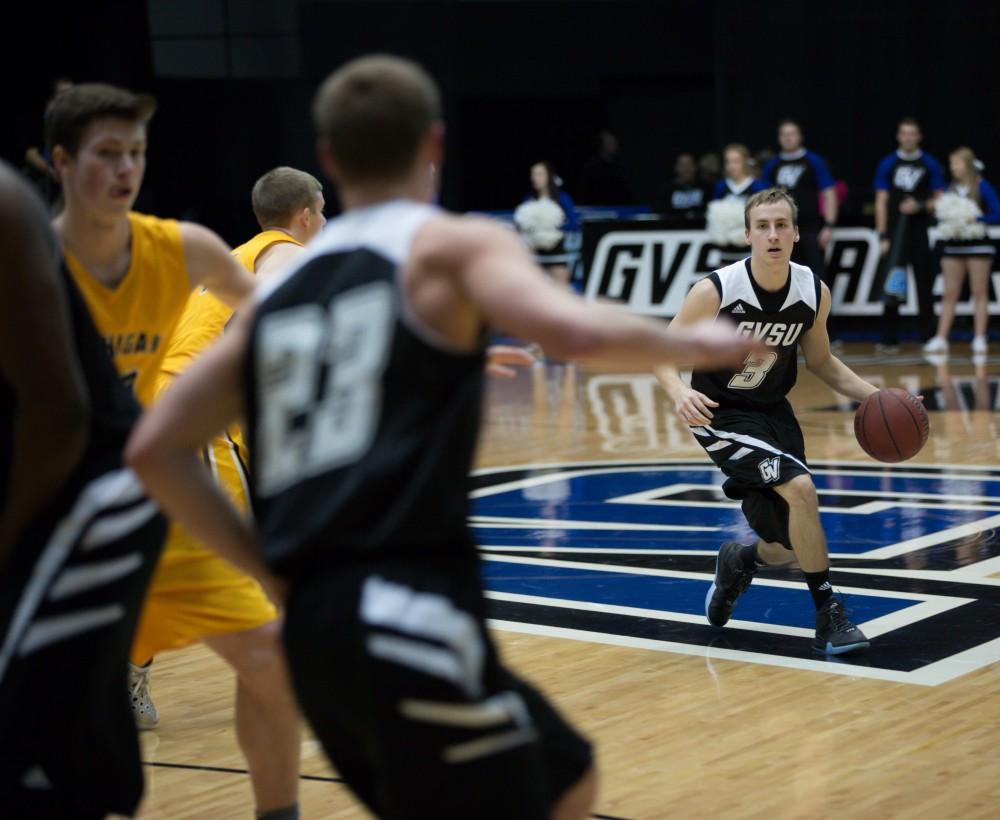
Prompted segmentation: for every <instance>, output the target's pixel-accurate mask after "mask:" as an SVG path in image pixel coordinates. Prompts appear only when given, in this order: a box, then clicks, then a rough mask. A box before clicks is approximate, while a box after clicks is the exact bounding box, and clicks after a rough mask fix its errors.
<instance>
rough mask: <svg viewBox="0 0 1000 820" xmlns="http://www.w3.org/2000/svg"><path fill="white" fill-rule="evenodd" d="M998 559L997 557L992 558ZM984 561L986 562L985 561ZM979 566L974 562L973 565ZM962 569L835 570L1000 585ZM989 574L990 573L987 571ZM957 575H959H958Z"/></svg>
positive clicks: (945, 581) (957, 582)
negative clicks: (965, 572)
mask: <svg viewBox="0 0 1000 820" xmlns="http://www.w3.org/2000/svg"><path fill="white" fill-rule="evenodd" d="M992 560H996V559H992ZM982 563H986V562H985V561H984V562H982ZM975 566H977V565H976V564H973V565H972V567H975ZM964 569H970V567H962V568H960V569H878V568H877V567H834V568H833V570H834V572H856V573H859V574H862V575H880V576H883V577H886V578H912V579H914V580H917V581H938V582H940V583H943V584H947V583H949V582H951V583H956V584H977V585H979V586H987V587H994V586H996V587H1000V578H981V577H979V576H978V575H975V574H968V575H966V574H962V570H964ZM986 574H989V573H986ZM956 576H957V577H956Z"/></svg>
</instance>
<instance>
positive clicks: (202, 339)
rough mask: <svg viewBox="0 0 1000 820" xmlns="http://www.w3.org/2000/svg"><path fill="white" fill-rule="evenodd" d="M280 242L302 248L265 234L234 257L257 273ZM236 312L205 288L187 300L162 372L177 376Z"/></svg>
mask: <svg viewBox="0 0 1000 820" xmlns="http://www.w3.org/2000/svg"><path fill="white" fill-rule="evenodd" d="M279 242H291V243H292V244H294V245H301V244H302V243H301V242H299V241H298V240H297V239H294V238H293V237H291V236H289V235H288V234H287V233H282V232H281V231H263V232H262V233H259V234H257V235H256V236H255V237H254V238H253V239H251V240H250V241H249V242H245V243H244V244H242V245H240V246H239V247H238V248H236V249H235V250H234V251H233V256H235V257H236V261H237V262H239V263H240V264H241V265H242V266H243V267H244V268H246V269H247V270H248V271H250V273H254V272H255V270H254V268H255V266H256V264H257V259H258V258H259V257H260V255H261V254H262V253H264V251H266V250H267V249H268V248H270V247H271V246H272V245H276V244H278V243H279ZM232 315H233V309H232V308H231V307H229V305H227V304H226V303H225V302H223V301H221V300H220V299H217V298H216V297H215V296H213V295H212V294H211V293H209V292H208V291H207V290H205V289H204V288H199V289H198V290H196V291H194V292H193V293H192V294H191V295H190V296H189V297H188V301H187V307H185V309H184V313H183V314H182V316H181V318H180V321H179V322H178V323H177V330H176V331H174V334H173V336H172V337H171V339H170V344H169V345H168V346H167V355H166V357H165V358H164V360H163V365H162V369H163V371H164V372H165V373H170V374H171V375H173V376H177V375H179V374H180V373H181V372H182V371H183V370H184V369H185V368H186V367H187V366H188V365H189V364H191V362H192V361H193V360H194V359H195V358H197V357H198V356H199V355H201V353H202V352H203V351H204V350H205V348H207V347H208V346H209V345H210V344H212V342H214V341H215V340H216V339H218V338H219V336H220V335H221V333H222V331H223V329H224V328H225V327H226V323H227V322H228V321H229V319H230V318H231V317H232Z"/></svg>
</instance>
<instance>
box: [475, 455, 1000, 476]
mask: <svg viewBox="0 0 1000 820" xmlns="http://www.w3.org/2000/svg"><path fill="white" fill-rule="evenodd" d="M809 462H810V464H815V465H821V464H822V465H824V466H826V467H863V466H875V462H872V461H868V460H865V461H844V460H838V459H809ZM616 464H630V465H642V466H639V467H619V468H615V469H614V470H613V471H615V472H624V471H629V470H635V469H639V470H645V469H647V468H648V467H650V466H656V465H663V466H667V467H673V468H674V469H679V468H681V467H685V466H690V467H693V468H699V467H707V468H710V469H713V470H718V467H716V466H715V463H714V462H713V461H712V460H711V459H707V458H706V459H698V458H629V459H608V460H607V461H553V462H549V463H531V464H511V465H508V466H506V467H484V468H482V469H478V470H474V471H473V473H472V474H473V475H477V476H478V475H493V474H495V473H506V472H513V471H523V470H558V469H561V468H566V467H572V468H574V469H579V468H583V467H612V468H614V466H615V465H616ZM912 466H913V467H925V468H927V469H929V470H957V471H965V472H967V473H969V475H964V476H955V477H958V478H966V479H975V478H977V477H982V476H981V474H983V473H986V474H988V476H989V477H991V478H993V479H995V480H997V481H1000V470H998V469H997V468H996V467H989V466H986V465H981V464H914V465H912ZM838 472H839V471H838ZM813 473H814V474H815V473H816V471H815V470H813ZM824 474H830V475H832V474H835V473H833V472H824ZM841 474H842V475H845V474H846V475H867V476H893V475H901V476H903V477H915V478H941V474H935V473H900V472H897V471H896V470H894V469H893V468H892V467H889V466H883V467H882V468H881V469H878V470H864V471H861V470H859V471H857V472H854V473H841Z"/></svg>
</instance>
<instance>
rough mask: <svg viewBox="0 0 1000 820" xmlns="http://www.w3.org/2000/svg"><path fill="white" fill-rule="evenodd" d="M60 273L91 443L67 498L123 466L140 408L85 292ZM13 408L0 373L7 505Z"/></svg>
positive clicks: (1, 493)
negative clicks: (85, 392)
mask: <svg viewBox="0 0 1000 820" xmlns="http://www.w3.org/2000/svg"><path fill="white" fill-rule="evenodd" d="M60 277H61V279H62V282H63V285H64V287H65V289H66V297H67V302H68V307H69V318H70V329H71V332H72V334H73V337H72V342H73V347H74V351H75V353H76V358H77V363H78V365H79V367H80V371H81V373H82V376H83V381H84V384H85V385H86V386H87V390H88V392H89V394H90V396H89V401H90V426H89V429H88V436H87V448H86V451H85V453H84V455H83V458H81V460H80V464H79V466H78V467H77V469H76V470H75V471H74V473H73V475H72V476H71V477H70V479H69V481H68V482H67V486H66V487H64V488H63V491H62V495H63V496H64V497H65V498H71V497H72V496H73V494H74V493H75V492H76V490H77V489H78V488H79V487H80V486H81V485H82V484H83V483H84V482H86V481H87V480H89V479H90V478H92V477H94V476H95V475H98V474H99V473H101V472H103V471H105V470H108V469H114V468H117V467H120V466H121V463H122V462H121V454H122V450H123V449H124V447H125V442H126V441H127V440H128V435H129V432H130V431H131V429H132V426H133V425H134V424H135V421H136V419H138V418H139V412H140V410H139V405H138V404H137V402H136V400H135V398H134V397H133V395H132V392H131V391H130V390H128V389H126V388H125V387H124V386H123V385H122V383H121V378H120V377H119V375H118V372H117V371H116V370H115V366H114V364H113V363H112V362H111V360H110V359H109V358H108V354H107V349H106V347H105V344H104V341H103V340H102V339H101V336H100V334H98V332H97V329H96V328H95V327H94V323H93V320H92V319H91V318H90V313H89V311H88V310H87V306H86V304H85V303H84V301H83V297H82V296H81V295H80V292H79V291H78V290H77V289H76V285H75V284H74V283H73V280H72V277H71V276H70V274H69V272H68V271H67V270H66V268H65V265H64V266H63V267H62V269H61V271H60ZM14 409H15V397H14V395H13V393H12V391H11V389H10V386H9V385H8V384H7V383H6V382H5V381H4V380H3V378H2V377H0V509H3V506H4V502H5V499H6V496H7V489H8V481H9V480H10V469H11V455H12V448H13V418H14ZM54 506H58V502H54ZM51 514H52V511H49V512H47V513H45V514H43V515H41V516H40V517H39V518H40V519H42V520H40V521H39V523H40V524H42V525H44V524H45V523H46V522H48V523H51Z"/></svg>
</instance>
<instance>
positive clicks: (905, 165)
mask: <svg viewBox="0 0 1000 820" xmlns="http://www.w3.org/2000/svg"><path fill="white" fill-rule="evenodd" d="M922 139H923V134H921V132H920V124H919V123H918V122H917V121H916V120H915V119H913V118H912V117H904V118H903V119H902V120H900V121H899V125H898V126H897V128H896V142H897V143H898V145H899V147H898V148H897V149H896V150H895V151H893V152H892V153H891V154H889V156H887V157H885V158H884V159H883V160H882V161H881V162H880V163H879V164H878V168H877V170H876V171H875V230H877V231H878V235H879V253H880V254H881V256H882V258H883V260H884V262H885V267H886V269H887V272H888V271H889V270H891V269H892V268H893V267H895V266H904V267H905V265H906V264H907V263H909V264H910V265H911V266H912V267H913V277H914V279H916V284H917V321H918V326H919V329H920V337H921V341H924V340H926V339H928V338H929V337H930V336H931V334H932V333H933V328H934V296H933V293H932V287H933V283H934V272H933V270H932V261H933V260H932V258H931V249H930V245H929V244H928V242H927V227H928V224H929V223H930V217H931V215H932V214H933V213H934V202H935V200H936V199H937V198H938V197H939V196H941V192H942V191H943V190H944V187H945V185H944V175H943V174H942V172H941V164H940V163H939V162H938V161H937V160H936V159H934V157H932V156H931V155H930V154H925V153H924V152H923V151H921V150H920V142H921V140H922ZM883 316H884V321H883V322H882V343H881V344H880V345H879V346H878V347H877V349H878V350H879V352H882V353H895V352H897V351H898V349H899V300H898V299H896V298H893V297H892V296H891V295H887V297H886V299H885V304H884V308H883Z"/></svg>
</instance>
